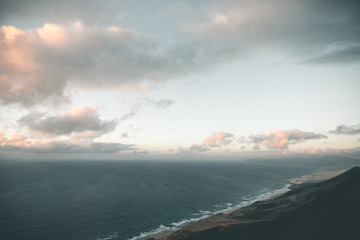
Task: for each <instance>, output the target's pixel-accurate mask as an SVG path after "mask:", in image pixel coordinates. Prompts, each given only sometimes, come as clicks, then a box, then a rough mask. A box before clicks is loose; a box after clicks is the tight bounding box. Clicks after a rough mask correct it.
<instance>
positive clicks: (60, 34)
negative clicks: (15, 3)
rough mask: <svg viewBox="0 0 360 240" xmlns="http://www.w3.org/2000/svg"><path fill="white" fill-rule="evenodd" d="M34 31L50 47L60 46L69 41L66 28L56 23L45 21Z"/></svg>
mask: <svg viewBox="0 0 360 240" xmlns="http://www.w3.org/2000/svg"><path fill="white" fill-rule="evenodd" d="M36 31H37V34H38V35H39V38H40V39H41V40H42V41H43V42H44V43H45V44H48V45H50V46H52V47H61V46H63V45H65V44H66V43H67V42H68V41H69V38H68V36H67V31H66V29H65V28H64V27H62V26H59V25H57V24H51V23H46V24H45V25H44V26H43V27H42V28H38V29H36Z"/></svg>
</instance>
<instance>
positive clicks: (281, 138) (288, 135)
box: [250, 129, 327, 149]
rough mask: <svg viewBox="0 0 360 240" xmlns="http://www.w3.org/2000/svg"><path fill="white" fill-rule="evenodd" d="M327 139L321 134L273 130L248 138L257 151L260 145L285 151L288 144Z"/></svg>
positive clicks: (295, 130)
mask: <svg viewBox="0 0 360 240" xmlns="http://www.w3.org/2000/svg"><path fill="white" fill-rule="evenodd" d="M322 138H327V136H326V135H323V134H315V133H313V132H303V131H300V130H297V129H294V130H284V131H282V130H274V131H270V132H266V133H263V134H259V135H252V136H250V140H251V142H253V143H254V144H255V145H254V146H256V148H257V149H258V148H259V146H260V145H265V146H266V147H267V148H270V149H287V148H288V145H289V144H296V143H299V142H303V141H305V140H311V139H322Z"/></svg>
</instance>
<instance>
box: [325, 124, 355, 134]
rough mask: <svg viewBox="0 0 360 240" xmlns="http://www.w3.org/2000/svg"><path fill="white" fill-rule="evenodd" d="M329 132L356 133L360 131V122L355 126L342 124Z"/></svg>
mask: <svg viewBox="0 0 360 240" xmlns="http://www.w3.org/2000/svg"><path fill="white" fill-rule="evenodd" d="M329 133H333V134H337V135H355V134H359V133H360V124H358V125H353V126H346V125H340V126H337V128H336V130H334V131H330V132H329Z"/></svg>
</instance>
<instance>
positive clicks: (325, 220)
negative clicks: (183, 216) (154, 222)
mask: <svg viewBox="0 0 360 240" xmlns="http://www.w3.org/2000/svg"><path fill="white" fill-rule="evenodd" d="M235 239H236V240H257V239H259V240H282V239H284V240H285V239H286V240H287V239H288V240H312V239H316V240H321V239H326V240H329V239H344V240H352V239H354V240H357V239H360V167H354V168H352V169H350V170H348V171H346V172H344V173H343V174H341V175H339V176H336V177H334V178H332V179H329V180H326V181H323V182H319V183H309V184H301V185H294V186H293V188H292V190H290V191H289V192H287V193H285V194H284V195H282V196H279V197H276V198H273V199H270V200H266V201H259V202H255V203H254V204H252V205H250V206H248V207H244V208H241V209H238V210H235V211H234V212H231V213H230V214H218V215H215V216H212V217H210V218H208V219H204V220H200V221H198V222H194V223H191V224H189V225H188V226H186V227H184V228H182V229H180V230H179V231H177V232H175V233H173V234H171V235H169V236H166V237H163V238H161V240H235Z"/></svg>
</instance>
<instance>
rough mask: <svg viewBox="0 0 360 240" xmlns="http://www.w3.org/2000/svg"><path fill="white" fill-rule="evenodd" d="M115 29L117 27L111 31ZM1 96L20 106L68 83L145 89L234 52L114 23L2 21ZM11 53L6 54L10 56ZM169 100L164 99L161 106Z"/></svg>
mask: <svg viewBox="0 0 360 240" xmlns="http://www.w3.org/2000/svg"><path fill="white" fill-rule="evenodd" d="M115 29H116V31H115ZM0 36H1V38H3V39H5V41H1V42H0V69H1V72H0V86H1V89H6V90H2V91H1V93H2V94H1V95H0V102H2V103H3V104H10V103H19V104H22V105H24V106H31V105H37V104H43V103H44V102H46V101H45V100H51V101H52V102H63V101H65V100H67V98H66V89H67V87H68V86H72V87H80V88H88V89H94V88H96V89H98V88H103V89H107V90H111V91H147V90H149V89H151V87H153V86H154V85H156V84H158V83H159V82H161V81H164V80H169V79H172V78H175V77H179V76H184V75H186V74H189V73H191V72H194V71H199V70H201V69H204V68H208V67H210V66H214V65H218V64H219V63H220V62H222V61H224V60H226V59H230V58H232V57H234V56H235V55H236V52H237V50H236V49H233V47H232V46H231V45H230V44H227V45H223V44H218V43H216V42H214V41H210V40H208V41H206V44H204V42H203V41H202V40H200V39H198V40H195V39H194V40H178V41H175V42H174V43H172V44H163V43H161V42H160V41H157V40H151V39H150V38H148V37H143V36H141V35H139V34H136V33H134V32H133V31H131V30H128V29H123V28H121V27H118V26H110V27H108V28H106V27H88V26H84V25H82V24H81V23H79V22H75V23H73V24H72V25H67V26H61V25H58V24H54V23H45V24H44V26H43V27H41V28H37V29H28V30H26V31H23V30H21V29H18V28H16V27H14V26H1V29H0ZM9 59H10V60H9ZM170 104H171V102H169V101H167V100H163V101H161V102H159V103H158V105H157V106H158V107H159V108H163V107H167V106H168V105H170Z"/></svg>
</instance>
